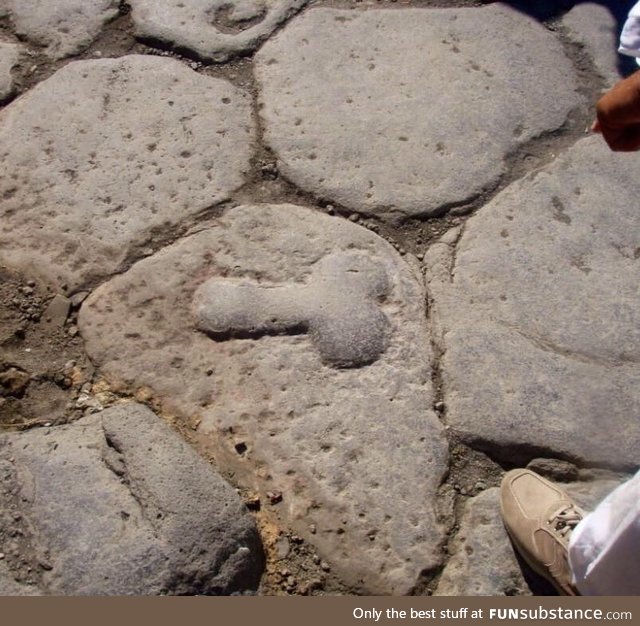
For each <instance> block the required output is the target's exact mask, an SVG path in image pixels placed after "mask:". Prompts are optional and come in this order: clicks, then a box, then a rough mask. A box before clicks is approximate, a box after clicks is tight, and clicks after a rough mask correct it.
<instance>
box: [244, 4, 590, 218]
mask: <svg viewBox="0 0 640 626" xmlns="http://www.w3.org/2000/svg"><path fill="white" fill-rule="evenodd" d="M496 41H499V42H500V45H499V46H498V45H496V44H495V42H496ZM256 76H257V79H258V82H259V86H260V101H261V115H262V117H263V121H264V125H265V138H266V141H267V142H268V144H269V145H270V146H271V148H272V149H273V150H274V151H275V153H276V155H277V157H278V163H279V167H280V170H281V171H282V173H283V174H284V175H285V176H286V177H287V178H289V179H290V180H292V181H293V182H294V183H296V184H297V185H299V186H300V187H302V188H304V189H305V190H307V191H310V192H312V193H313V194H315V195H317V196H319V197H323V198H328V199H331V200H333V201H335V202H338V203H340V204H342V205H344V206H346V207H349V208H350V209H354V210H356V211H360V212H363V213H367V214H375V215H379V216H381V217H383V218H386V219H395V218H400V217H406V216H423V215H434V214H437V213H442V212H444V211H445V210H447V209H449V208H452V207H455V206H456V205H459V204H463V203H465V202H467V201H469V200H470V199H472V198H474V197H475V196H477V195H478V194H480V193H481V192H482V191H483V190H484V189H486V188H487V187H489V186H491V185H492V184H493V183H495V181H496V180H497V179H498V178H499V177H500V175H501V174H502V173H503V172H504V170H505V163H504V159H505V157H506V156H507V155H508V154H509V153H510V152H512V151H513V150H515V149H516V148H517V147H518V146H519V145H521V144H522V143H523V142H526V141H527V140H529V139H531V138H532V137H535V136H536V135H538V134H540V133H542V132H544V131H547V130H551V129H554V128H557V127H559V126H560V125H562V124H563V122H564V121H565V119H566V116H567V113H568V112H569V111H570V110H571V109H572V107H574V106H575V105H576V104H577V103H578V101H579V100H578V96H577V94H576V91H575V89H576V82H575V78H574V75H573V72H572V67H571V64H570V62H569V61H568V59H567V58H566V57H565V56H564V53H563V51H562V46H561V45H560V43H559V42H558V41H557V40H556V39H555V38H554V36H553V35H552V34H551V33H550V32H549V31H548V30H546V29H545V28H544V27H543V26H541V25H540V24H539V23H537V22H536V21H535V20H533V19H531V18H528V17H526V16H524V15H523V14H520V13H518V12H517V11H514V10H512V9H510V8H508V7H505V6H497V5H492V6H489V7H484V8H473V9H406V10H369V11H353V10H352V11H342V10H333V9H313V10H309V11H307V12H305V13H304V14H303V15H301V16H299V17H297V18H296V19H294V20H292V21H291V22H290V23H289V24H287V26H286V27H285V28H284V30H282V31H281V32H280V33H278V34H277V35H276V36H274V37H273V38H272V39H270V40H269V41H268V42H267V43H266V44H265V45H264V46H263V47H262V48H261V50H260V51H259V52H258V54H257V55H256ZM551 93H552V94H553V97H549V94H551Z"/></svg>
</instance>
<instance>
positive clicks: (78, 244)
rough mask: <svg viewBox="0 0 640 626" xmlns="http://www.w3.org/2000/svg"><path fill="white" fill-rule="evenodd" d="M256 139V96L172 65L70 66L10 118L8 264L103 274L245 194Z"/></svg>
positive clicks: (134, 60)
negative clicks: (160, 236)
mask: <svg viewBox="0 0 640 626" xmlns="http://www.w3.org/2000/svg"><path fill="white" fill-rule="evenodd" d="M52 103H55V106H54V105H53V104H52ZM253 132H254V128H253V121H252V117H251V105H250V98H249V97H248V95H247V94H246V93H245V92H243V91H240V90H238V89H237V88H235V87H234V86H232V85H231V84H229V83H227V82H226V81H223V80H219V79H215V78H211V77H206V76H200V75H198V74H197V73H195V72H193V71H192V70H190V69H189V68H187V67H185V66H184V65H183V64H181V63H179V62H178V61H175V60H173V59H164V58H157V57H151V56H137V55H132V56H126V57H122V58H119V59H104V60H97V61H78V62H76V63H71V64H69V65H67V66H65V67H64V68H63V69H61V70H59V71H58V72H57V73H56V74H54V75H53V76H52V77H51V78H49V79H47V80H46V81H44V82H43V83H41V84H39V85H38V86H37V87H35V88H34V89H33V90H31V91H30V92H29V93H27V94H26V95H25V96H23V97H22V98H19V99H18V100H16V101H15V102H13V103H12V104H10V105H9V106H8V107H6V108H5V109H4V110H3V111H2V113H0V160H1V162H2V168H1V169H0V251H1V252H0V257H1V258H2V260H3V261H4V262H5V263H8V264H10V265H11V266H14V267H18V268H31V269H32V271H36V272H38V273H39V274H41V275H43V276H44V277H45V278H47V279H48V280H50V281H53V282H54V283H57V284H58V285H60V284H64V283H66V284H67V285H68V286H69V287H70V288H80V287H81V286H83V285H87V284H88V283H90V282H91V281H92V280H95V279H97V278H100V277H104V276H105V275H108V274H109V273H111V272H114V271H116V270H117V269H118V268H119V267H120V266H121V265H122V263H123V262H124V261H125V260H126V258H127V256H128V255H129V254H131V253H132V251H134V250H135V249H136V247H140V246H141V245H143V244H144V245H145V246H147V247H149V246H150V247H151V248H153V247H154V243H153V236H154V233H157V232H160V231H161V230H162V229H164V230H167V229H168V230H169V231H170V232H171V233H175V231H176V227H178V226H179V225H180V224H181V222H183V221H184V220H185V219H186V218H189V217H193V216H196V215H198V214H199V213H200V212H201V211H203V210H204V209H206V208H208V207H211V206H212V205H215V204H216V203H219V202H221V201H223V200H225V199H227V198H228V196H229V194H230V192H231V191H233V190H234V189H236V188H238V187H239V186H241V185H242V184H243V182H244V174H245V173H246V171H247V169H248V167H249V165H248V163H249V158H250V156H251V153H252V145H251V142H252V139H253Z"/></svg>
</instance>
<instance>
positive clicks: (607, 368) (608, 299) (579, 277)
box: [427, 137, 640, 468]
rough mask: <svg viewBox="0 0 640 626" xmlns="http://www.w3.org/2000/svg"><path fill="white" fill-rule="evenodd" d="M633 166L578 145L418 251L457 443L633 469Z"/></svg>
mask: <svg viewBox="0 0 640 626" xmlns="http://www.w3.org/2000/svg"><path fill="white" fill-rule="evenodd" d="M636 165H637V164H636V162H634V161H633V160H632V159H629V158H628V156H626V155H624V156H623V155H616V154H613V153H611V152H609V150H608V149H607V148H606V146H605V144H604V142H603V141H601V139H600V138H599V137H592V138H588V139H583V140H581V141H580V142H578V143H577V144H576V145H575V146H574V147H572V148H571V149H569V150H568V151H567V152H566V153H564V154H563V155H562V156H560V157H558V158H557V159H556V161H555V162H554V163H553V164H551V165H549V166H547V167H546V168H545V169H544V170H542V171H539V172H536V173H532V174H530V175H529V176H527V177H526V178H524V179H522V180H521V181H518V182H516V183H514V184H513V185H511V186H510V187H508V188H507V189H506V190H504V191H503V192H502V193H500V194H499V195H498V196H497V197H496V198H494V200H493V201H492V202H490V203H489V204H488V205H486V206H485V207H483V208H482V209H481V210H480V211H479V212H478V213H477V214H476V215H475V216H473V217H472V218H471V219H470V220H469V221H468V222H467V223H466V225H465V229H464V232H463V234H462V236H461V238H460V240H459V242H458V243H457V246H452V245H447V244H437V245H435V246H433V247H432V248H431V249H430V250H429V253H428V255H427V264H428V266H429V272H428V281H429V287H428V288H429V291H430V296H431V298H432V299H433V321H434V325H435V327H436V328H437V332H436V340H437V342H438V343H439V344H440V347H441V349H442V350H443V357H442V359H441V368H442V376H443V384H444V391H445V395H446V406H447V414H446V420H447V422H448V423H449V425H450V426H451V427H452V428H453V429H455V430H456V431H458V432H459V433H460V434H461V436H462V437H463V438H464V439H465V440H466V441H467V442H470V443H472V444H473V445H478V446H480V447H482V448H483V449H489V450H491V451H492V453H494V454H497V455H502V456H503V457H504V456H508V455H511V456H513V455H516V454H519V453H521V455H522V456H524V457H528V458H531V456H532V455H533V454H534V453H535V452H536V450H537V451H538V452H539V451H547V452H549V451H550V452H552V453H553V454H548V455H547V456H552V457H563V458H566V459H570V460H571V459H575V460H578V461H580V462H581V463H589V464H604V465H608V466H613V467H620V468H632V467H636V466H637V464H638V455H637V450H638V445H639V443H640V424H639V423H638V420H637V415H638V413H639V411H640V294H639V292H638V285H637V276H638V263H639V262H640V261H639V257H640V234H639V233H640V215H639V214H638V211H637V210H636V208H637V198H636V196H637V194H636V181H637V167H636ZM487 372H492V375H491V376H490V377H487V375H486V373H487ZM536 455H537V454H536Z"/></svg>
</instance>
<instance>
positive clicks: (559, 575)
mask: <svg viewBox="0 0 640 626" xmlns="http://www.w3.org/2000/svg"><path fill="white" fill-rule="evenodd" d="M500 509H501V511H502V519H503V521H504V525H505V528H506V529H507V532H508V533H509V536H510V537H511V540H512V542H513V545H514V546H515V548H516V549H517V550H518V552H519V553H520V555H521V556H522V558H523V559H524V560H525V561H526V562H527V563H528V564H529V566H530V567H531V568H532V569H533V570H534V571H535V572H536V573H538V574H540V576H543V577H544V578H546V579H547V580H548V581H549V582H550V583H551V584H552V585H553V586H554V587H555V588H556V589H557V590H558V592H559V593H561V594H564V595H571V596H573V595H577V593H578V592H577V591H576V589H575V588H574V587H573V586H572V584H571V570H570V569H569V559H568V547H569V538H570V537H571V533H572V532H573V530H574V528H575V527H576V526H577V525H578V522H580V521H581V520H582V518H583V517H584V516H585V512H584V511H583V510H582V509H580V508H579V507H578V506H576V504H575V502H573V500H571V498H570V497H569V496H568V495H567V494H566V493H565V492H564V491H562V489H559V488H558V487H556V486H555V485H554V484H553V483H550V482H549V481H548V480H546V479H544V478H542V476H538V474H536V473H535V472H532V471H530V470H525V469H518V470H512V471H510V472H507V473H506V474H505V476H504V478H503V479H502V485H501V488H500Z"/></svg>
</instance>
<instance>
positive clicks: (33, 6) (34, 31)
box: [0, 0, 119, 59]
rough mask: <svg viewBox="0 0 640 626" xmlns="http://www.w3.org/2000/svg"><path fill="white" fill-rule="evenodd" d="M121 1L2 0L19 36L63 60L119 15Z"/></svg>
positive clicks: (0, 3) (1, 5) (0, 4)
mask: <svg viewBox="0 0 640 626" xmlns="http://www.w3.org/2000/svg"><path fill="white" fill-rule="evenodd" d="M118 5H119V1H118V0H0V14H1V13H2V12H5V13H8V14H9V16H10V17H11V21H12V22H13V25H14V28H15V32H16V34H18V35H20V36H22V37H25V38H26V39H28V40H29V41H30V42H31V43H34V44H36V45H38V46H42V47H43V48H44V49H45V52H46V53H47V54H48V55H49V56H51V57H53V58H55V59H60V58H63V57H66V56H69V55H72V54H76V53H77V52H80V51H81V50H83V49H84V48H86V47H88V46H89V45H90V44H91V42H92V41H93V40H94V39H95V38H96V37H97V36H98V34H99V33H100V31H101V30H102V27H103V26H104V25H105V24H106V23H107V22H109V21H110V20H112V19H113V18H114V17H116V16H117V15H118Z"/></svg>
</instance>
